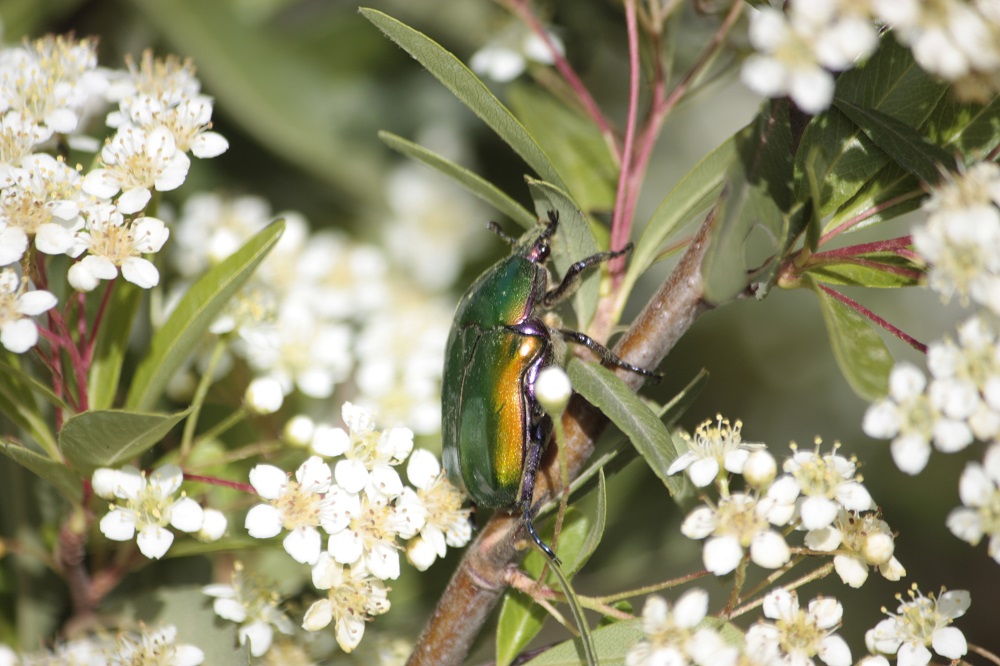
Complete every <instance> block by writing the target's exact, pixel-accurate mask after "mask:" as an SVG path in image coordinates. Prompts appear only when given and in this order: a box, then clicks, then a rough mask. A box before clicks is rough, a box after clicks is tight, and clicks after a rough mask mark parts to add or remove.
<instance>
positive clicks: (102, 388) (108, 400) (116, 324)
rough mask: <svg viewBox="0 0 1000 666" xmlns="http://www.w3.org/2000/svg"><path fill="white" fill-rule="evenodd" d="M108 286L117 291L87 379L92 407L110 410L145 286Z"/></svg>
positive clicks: (128, 284)
mask: <svg viewBox="0 0 1000 666" xmlns="http://www.w3.org/2000/svg"><path fill="white" fill-rule="evenodd" d="M108 288H109V289H112V288H113V289H114V292H113V293H112V294H111V298H110V299H109V301H108V305H107V311H106V312H105V313H104V319H103V321H102V322H101V330H100V331H99V332H98V334H97V340H96V341H95V343H94V359H93V362H92V363H91V365H90V376H89V377H88V379H87V397H88V399H89V401H90V403H89V408H90V409H109V408H110V407H111V406H112V405H114V401H115V395H116V394H117V392H118V384H119V382H120V381H121V374H122V364H123V363H124V362H125V352H126V351H128V339H129V335H131V333H132V326H133V324H134V323H135V313H136V312H137V311H138V309H139V303H140V302H142V296H143V290H142V289H140V288H139V287H137V286H135V285H134V284H132V283H131V282H127V281H125V280H115V282H114V283H113V284H111V285H109V286H108Z"/></svg>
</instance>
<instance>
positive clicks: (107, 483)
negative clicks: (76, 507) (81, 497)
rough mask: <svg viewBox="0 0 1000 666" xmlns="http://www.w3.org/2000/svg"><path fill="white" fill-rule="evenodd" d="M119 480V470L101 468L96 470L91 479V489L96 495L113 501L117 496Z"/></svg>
mask: <svg viewBox="0 0 1000 666" xmlns="http://www.w3.org/2000/svg"><path fill="white" fill-rule="evenodd" d="M117 479H118V470H116V469H110V468H108V467H100V468H98V469H95V470H94V473H93V474H92V475H91V477H90V487H91V488H92V489H93V491H94V494H95V495H97V496H98V497H103V498H104V499H111V498H113V497H114V496H115V485H116V482H117Z"/></svg>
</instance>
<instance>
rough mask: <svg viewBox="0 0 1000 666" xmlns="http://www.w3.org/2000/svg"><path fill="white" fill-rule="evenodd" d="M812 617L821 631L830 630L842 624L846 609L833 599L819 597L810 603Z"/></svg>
mask: <svg viewBox="0 0 1000 666" xmlns="http://www.w3.org/2000/svg"><path fill="white" fill-rule="evenodd" d="M809 615H811V616H812V617H813V618H814V620H815V623H816V626H817V627H819V628H820V629H830V628H832V627H835V626H837V625H838V624H840V620H841V618H843V617H844V607H843V606H841V605H840V602H839V601H837V600H836V599H834V598H832V597H819V598H816V599H813V600H812V601H810V602H809Z"/></svg>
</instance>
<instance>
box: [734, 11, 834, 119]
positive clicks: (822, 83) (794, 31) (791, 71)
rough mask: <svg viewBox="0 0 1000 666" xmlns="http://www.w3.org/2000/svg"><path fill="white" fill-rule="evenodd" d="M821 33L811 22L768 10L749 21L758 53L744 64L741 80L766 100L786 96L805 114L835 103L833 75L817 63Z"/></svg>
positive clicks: (753, 15) (755, 15)
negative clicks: (817, 49)
mask: <svg viewBox="0 0 1000 666" xmlns="http://www.w3.org/2000/svg"><path fill="white" fill-rule="evenodd" d="M817 33H818V29H817V26H816V25H814V24H813V23H812V22H811V21H807V20H801V19H799V18H797V17H791V18H789V17H787V16H785V15H784V14H783V13H782V12H780V11H779V10H777V9H772V8H770V7H765V8H763V9H760V10H756V11H755V12H754V13H753V14H752V15H751V17H750V43H751V44H752V45H753V47H754V48H755V49H756V50H757V51H758V53H755V54H754V55H751V56H750V57H749V58H747V59H746V61H745V62H744V63H743V70H742V73H741V78H742V80H743V83H744V84H746V86H747V87H748V88H750V89H751V90H753V91H754V92H757V93H759V94H761V95H764V96H766V97H779V96H781V95H785V94H787V95H788V96H789V97H791V98H792V100H793V101H794V102H795V104H796V105H797V106H798V107H799V108H800V109H802V110H803V111H805V112H806V113H819V112H820V111H823V110H824V109H826V108H827V107H828V106H830V102H831V101H832V100H833V75H832V74H830V72H828V71H826V70H825V69H824V68H823V66H822V65H821V64H820V62H819V61H818V59H817V56H816V54H815V52H814V46H815V45H816V44H817V43H818V40H817Z"/></svg>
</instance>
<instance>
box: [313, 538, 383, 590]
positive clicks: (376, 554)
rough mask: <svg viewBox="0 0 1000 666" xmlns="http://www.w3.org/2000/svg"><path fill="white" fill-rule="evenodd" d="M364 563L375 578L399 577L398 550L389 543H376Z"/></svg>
mask: <svg viewBox="0 0 1000 666" xmlns="http://www.w3.org/2000/svg"><path fill="white" fill-rule="evenodd" d="M330 538H331V539H332V538H333V537H330ZM365 564H366V565H367V566H368V570H369V571H371V573H372V575H373V576H375V577H376V578H379V579H381V580H395V579H397V578H399V551H398V550H396V548H395V547H394V546H393V545H391V544H389V543H386V542H384V541H380V542H378V543H376V544H375V545H374V546H373V547H372V549H371V550H370V551H369V552H368V556H367V557H366V558H365Z"/></svg>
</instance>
